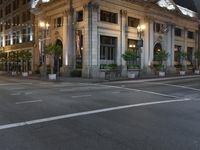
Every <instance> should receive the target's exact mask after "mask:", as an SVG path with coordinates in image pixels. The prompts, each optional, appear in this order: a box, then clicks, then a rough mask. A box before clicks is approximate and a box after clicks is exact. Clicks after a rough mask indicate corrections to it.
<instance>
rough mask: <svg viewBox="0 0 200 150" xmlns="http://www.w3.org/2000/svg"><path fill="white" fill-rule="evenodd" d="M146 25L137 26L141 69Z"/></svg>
mask: <svg viewBox="0 0 200 150" xmlns="http://www.w3.org/2000/svg"><path fill="white" fill-rule="evenodd" d="M145 28H146V27H145V25H138V27H137V35H138V38H139V40H138V41H137V48H138V54H137V55H138V56H139V65H140V69H141V53H142V49H141V47H143V39H142V36H143V35H144V30H145Z"/></svg>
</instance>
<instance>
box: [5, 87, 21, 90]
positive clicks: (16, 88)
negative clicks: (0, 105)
mask: <svg viewBox="0 0 200 150" xmlns="http://www.w3.org/2000/svg"><path fill="white" fill-rule="evenodd" d="M24 89H25V88H24V87H13V88H8V90H24Z"/></svg>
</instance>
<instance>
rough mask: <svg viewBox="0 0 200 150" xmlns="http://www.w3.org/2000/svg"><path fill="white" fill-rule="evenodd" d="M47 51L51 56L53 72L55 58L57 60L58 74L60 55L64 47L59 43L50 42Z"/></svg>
mask: <svg viewBox="0 0 200 150" xmlns="http://www.w3.org/2000/svg"><path fill="white" fill-rule="evenodd" d="M45 53H46V54H47V55H49V56H50V57H51V74H53V69H54V59H55V60H56V61H57V66H56V67H57V74H58V73H59V66H60V64H59V57H60V56H61V55H62V47H61V46H60V45H57V44H49V45H48V46H46V48H45Z"/></svg>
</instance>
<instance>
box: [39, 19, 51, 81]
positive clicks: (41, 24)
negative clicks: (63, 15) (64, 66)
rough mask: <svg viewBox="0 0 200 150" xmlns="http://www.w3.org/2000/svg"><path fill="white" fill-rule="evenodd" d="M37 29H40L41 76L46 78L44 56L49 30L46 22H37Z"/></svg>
mask: <svg viewBox="0 0 200 150" xmlns="http://www.w3.org/2000/svg"><path fill="white" fill-rule="evenodd" d="M39 27H40V28H41V29H42V39H41V40H40V41H41V61H42V67H43V75H44V77H45V78H46V71H47V68H46V56H45V46H46V39H47V31H48V28H49V24H48V23H47V22H44V21H41V22H39Z"/></svg>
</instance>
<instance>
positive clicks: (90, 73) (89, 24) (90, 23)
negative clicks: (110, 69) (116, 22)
mask: <svg viewBox="0 0 200 150" xmlns="http://www.w3.org/2000/svg"><path fill="white" fill-rule="evenodd" d="M97 12H98V5H97V4H96V3H92V2H89V3H87V4H86V5H85V6H84V23H85V24H84V29H85V31H84V38H83V43H84V45H83V69H82V76H83V77H86V78H90V77H93V78H95V77H97V76H98V70H99V66H98V60H99V57H98V50H99V49H98V44H97V43H98V37H97V36H98V34H97V20H98V18H97V16H98V15H97Z"/></svg>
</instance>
